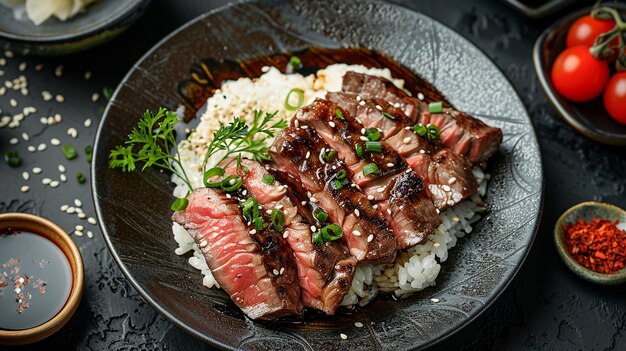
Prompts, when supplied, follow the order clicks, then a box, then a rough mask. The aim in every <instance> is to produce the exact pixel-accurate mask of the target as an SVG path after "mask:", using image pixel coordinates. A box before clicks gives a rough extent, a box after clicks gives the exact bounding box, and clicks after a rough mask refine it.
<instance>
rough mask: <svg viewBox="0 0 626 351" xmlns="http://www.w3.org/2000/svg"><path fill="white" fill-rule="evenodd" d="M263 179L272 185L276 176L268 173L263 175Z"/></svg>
mask: <svg viewBox="0 0 626 351" xmlns="http://www.w3.org/2000/svg"><path fill="white" fill-rule="evenodd" d="M262 180H263V183H265V184H269V185H272V184H274V182H275V181H276V177H274V176H273V175H271V174H266V175H264V176H263V178H262Z"/></svg>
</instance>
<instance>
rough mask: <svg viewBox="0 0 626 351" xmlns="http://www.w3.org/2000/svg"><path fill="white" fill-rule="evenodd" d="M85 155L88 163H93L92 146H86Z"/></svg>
mask: <svg viewBox="0 0 626 351" xmlns="http://www.w3.org/2000/svg"><path fill="white" fill-rule="evenodd" d="M85 154H87V162H91V159H92V157H93V147H91V145H87V146H85Z"/></svg>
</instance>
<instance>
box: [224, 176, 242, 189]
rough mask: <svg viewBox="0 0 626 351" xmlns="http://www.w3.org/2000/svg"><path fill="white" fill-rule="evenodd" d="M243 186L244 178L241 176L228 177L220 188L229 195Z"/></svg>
mask: <svg viewBox="0 0 626 351" xmlns="http://www.w3.org/2000/svg"><path fill="white" fill-rule="evenodd" d="M242 184H243V178H241V177H240V176H234V175H231V176H228V177H226V178H224V179H223V180H222V181H221V184H220V188H221V189H222V190H224V191H225V192H227V193H230V192H233V191H237V190H239V188H241V185H242Z"/></svg>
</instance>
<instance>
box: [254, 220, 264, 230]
mask: <svg viewBox="0 0 626 351" xmlns="http://www.w3.org/2000/svg"><path fill="white" fill-rule="evenodd" d="M252 222H253V223H254V229H256V230H263V228H265V222H264V221H263V218H261V217H257V218H255V219H254V220H252Z"/></svg>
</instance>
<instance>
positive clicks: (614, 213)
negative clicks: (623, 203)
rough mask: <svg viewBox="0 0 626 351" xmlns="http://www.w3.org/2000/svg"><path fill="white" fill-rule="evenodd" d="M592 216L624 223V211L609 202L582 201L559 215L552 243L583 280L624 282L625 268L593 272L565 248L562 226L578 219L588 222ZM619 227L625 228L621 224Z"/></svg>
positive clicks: (625, 216) (570, 267)
mask: <svg viewBox="0 0 626 351" xmlns="http://www.w3.org/2000/svg"><path fill="white" fill-rule="evenodd" d="M594 218H602V219H606V220H609V221H612V222H614V221H616V220H618V221H619V222H620V223H626V211H625V210H623V209H621V208H619V207H617V206H614V205H611V204H606V203H602V202H593V201H589V202H583V203H580V204H578V205H575V206H573V207H571V208H570V209H568V210H567V211H565V212H564V213H563V214H562V215H561V217H559V219H558V220H557V221H556V225H555V226H554V243H555V245H556V248H557V251H558V252H559V255H560V256H561V258H562V259H563V262H565V265H567V267H568V268H569V269H571V270H572V272H574V273H576V275H578V276H579V277H581V278H583V279H585V280H588V281H590V282H593V283H598V284H604V285H613V284H621V283H624V282H626V268H624V269H622V270H620V271H618V272H616V273H613V274H603V273H598V272H594V271H592V270H589V269H587V268H585V267H583V266H582V265H581V264H579V263H578V262H577V261H576V260H575V259H574V257H572V256H571V255H570V253H569V251H568V250H567V245H566V243H565V239H564V232H563V226H564V225H566V224H569V223H574V222H576V220H578V219H582V220H584V221H586V222H589V221H591V220H592V219H594ZM620 229H625V228H624V227H623V226H622V227H621V228H620Z"/></svg>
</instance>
